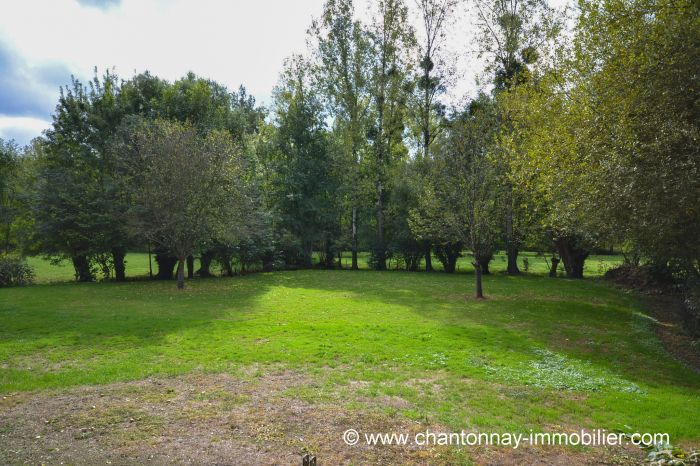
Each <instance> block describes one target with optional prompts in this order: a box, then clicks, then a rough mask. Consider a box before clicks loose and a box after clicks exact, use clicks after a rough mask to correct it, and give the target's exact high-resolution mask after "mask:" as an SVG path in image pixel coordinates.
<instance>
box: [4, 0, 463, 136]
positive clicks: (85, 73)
mask: <svg viewBox="0 0 700 466" xmlns="http://www.w3.org/2000/svg"><path fill="white" fill-rule="evenodd" d="M82 1H83V3H85V2H86V1H87V0H82ZM323 2H324V0H293V1H289V0H252V1H251V0H234V1H224V0H198V1H188V0H122V1H121V2H117V1H115V0H110V1H108V2H107V3H108V5H107V6H105V7H100V6H99V4H101V3H102V1H101V0H89V1H87V3H90V4H92V5H93V6H85V5H81V4H80V3H79V2H78V0H44V1H41V0H22V1H14V2H7V3H8V4H6V5H3V13H2V15H0V44H5V46H6V47H9V48H10V49H11V50H12V52H13V53H14V54H15V55H16V56H17V57H20V58H21V61H22V66H24V69H26V70H30V71H31V70H34V69H42V67H46V66H52V67H54V68H55V69H60V67H62V69H63V70H65V74H66V75H65V76H63V78H62V80H60V77H59V81H58V82H63V83H69V82H70V76H69V74H70V73H72V74H74V75H75V76H76V77H78V78H79V79H81V80H86V79H89V78H90V77H91V76H92V74H93V69H94V68H95V67H97V68H98V70H105V69H112V68H114V69H115V71H116V72H117V74H118V75H119V76H121V77H124V78H129V77H131V76H132V75H133V73H134V72H142V71H145V70H149V71H151V73H153V74H154V75H157V76H159V77H161V78H165V79H167V80H170V81H173V80H176V79H178V78H180V77H182V76H183V75H185V74H186V73H187V72H188V71H194V72H195V73H196V74H198V75H200V76H203V77H207V78H211V79H214V80H216V81H218V82H221V83H223V84H225V85H226V86H228V87H229V88H230V89H232V90H233V89H236V88H238V86H239V85H240V84H243V85H244V86H246V88H247V89H248V92H249V93H251V94H252V95H254V96H255V97H256V98H257V99H258V100H259V101H261V102H262V103H267V102H269V99H270V95H271V91H272V88H273V86H274V85H275V84H276V83H277V79H278V76H279V73H280V71H281V68H282V64H283V61H284V59H285V58H286V57H288V56H289V55H291V54H292V53H299V52H303V51H305V50H306V40H307V36H306V30H307V28H308V27H309V25H310V23H311V19H312V17H317V16H319V15H320V13H321V9H322V6H323ZM368 3H369V2H368V0H357V7H356V11H357V12H358V14H360V15H364V14H365V12H366V6H367V4H368ZM407 3H408V4H409V5H411V6H413V2H412V1H411V0H408V2H407ZM471 30H472V28H471V27H470V26H469V21H468V20H467V17H466V14H462V18H460V21H459V23H457V24H456V25H455V26H454V28H453V30H452V31H451V32H450V34H449V36H450V41H449V49H450V50H451V52H452V54H453V58H454V59H453V61H454V63H456V66H457V77H458V81H457V83H456V86H455V87H454V88H453V92H452V94H451V96H450V97H451V99H452V100H457V99H459V98H460V97H462V96H463V95H464V94H465V93H467V92H469V93H473V91H474V84H473V83H474V75H475V69H476V66H474V63H475V62H474V58H475V57H474V55H473V54H472V55H468V53H467V52H468V50H469V49H471V48H473V47H470V46H469V40H470V32H471ZM44 86H45V87H44V90H43V91H41V98H42V99H44V100H45V101H46V104H45V114H46V119H45V120H43V121H44V123H45V125H47V124H48V122H49V118H50V114H51V112H52V111H53V108H54V106H55V103H56V100H57V98H58V85H57V84H56V76H53V78H52V81H51V83H44ZM39 93H40V92H39V91H37V94H39ZM29 98H30V97H29V96H27V99H29ZM17 115H18V114H13V115H9V116H17ZM7 116H8V115H5V116H4V117H3V116H1V115H0V118H2V120H3V121H4V123H2V124H3V125H4V126H3V127H4V128H9V126H8V125H10V123H9V121H10V120H8V119H7V118H6V117H7ZM31 116H41V115H37V114H36V113H33V114H32V115H31ZM37 121H39V120H37V119H36V118H34V119H32V118H24V119H21V121H19V120H18V119H14V120H12V125H16V126H14V127H15V128H16V130H15V132H16V133H21V132H22V131H23V132H24V133H23V134H30V133H31V131H34V130H36V129H38V128H39V125H38V124H37V123H36V122H37ZM45 125H44V126H42V128H43V127H45ZM21 128H23V129H22V130H20V129H21ZM5 131H7V130H5ZM35 135H38V133H36V134H35ZM19 142H21V143H26V142H28V140H25V141H19Z"/></svg>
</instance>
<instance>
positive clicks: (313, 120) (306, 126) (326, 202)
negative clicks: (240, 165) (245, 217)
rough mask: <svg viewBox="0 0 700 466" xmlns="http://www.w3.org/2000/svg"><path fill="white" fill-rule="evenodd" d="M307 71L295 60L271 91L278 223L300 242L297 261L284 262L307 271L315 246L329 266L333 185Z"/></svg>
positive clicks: (321, 123)
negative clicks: (273, 102) (274, 124)
mask: <svg viewBox="0 0 700 466" xmlns="http://www.w3.org/2000/svg"><path fill="white" fill-rule="evenodd" d="M308 68H309V66H308V63H307V62H306V61H305V60H304V59H303V58H301V57H298V56H297V57H293V58H292V59H291V60H289V61H288V62H287V64H286V69H285V72H284V73H283V75H282V82H281V83H280V85H279V86H278V87H277V88H276V90H275V120H276V123H277V129H276V133H275V137H274V149H273V150H274V151H275V154H274V160H275V162H274V167H275V182H274V188H273V189H275V191H276V199H277V206H276V207H277V210H278V211H279V213H280V220H281V222H282V225H283V226H284V228H285V229H287V230H288V231H289V232H290V233H291V234H292V235H293V236H294V237H295V238H296V239H297V241H298V244H300V251H299V256H300V257H299V258H293V257H287V261H288V263H289V264H290V265H301V266H304V267H310V266H311V265H312V262H311V259H312V253H313V250H314V246H316V247H320V250H321V251H322V252H323V253H324V258H325V259H326V260H325V265H326V266H327V267H332V266H333V254H332V252H331V251H330V248H331V244H332V242H333V239H334V237H335V236H337V225H338V221H337V218H338V209H337V206H336V203H335V195H334V192H335V190H336V189H335V188H336V186H337V184H336V179H335V170H334V166H333V165H334V161H333V160H332V159H331V151H330V150H329V143H328V137H327V132H326V129H325V121H324V116H325V115H324V113H323V111H322V105H321V102H320V100H319V99H318V97H317V94H316V92H315V89H314V83H313V82H312V79H311V78H312V77H311V76H310V75H309V73H308V72H307V70H308Z"/></svg>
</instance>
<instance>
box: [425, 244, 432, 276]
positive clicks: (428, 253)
mask: <svg viewBox="0 0 700 466" xmlns="http://www.w3.org/2000/svg"><path fill="white" fill-rule="evenodd" d="M425 271H426V272H432V271H433V248H432V245H431V244H430V241H426V244H425Z"/></svg>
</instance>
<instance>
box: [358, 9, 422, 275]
mask: <svg viewBox="0 0 700 466" xmlns="http://www.w3.org/2000/svg"><path fill="white" fill-rule="evenodd" d="M407 24H408V9H407V7H406V5H405V4H404V2H403V0H378V1H377V3H376V9H375V12H374V16H373V18H372V22H371V25H370V31H369V33H370V38H371V43H372V53H373V55H372V58H373V62H372V70H371V84H370V95H371V107H370V108H371V113H372V115H371V116H372V124H371V126H370V129H369V139H370V141H371V146H372V164H371V172H372V178H373V184H374V187H375V192H376V195H375V199H376V209H375V211H376V231H377V235H376V240H375V244H374V246H373V247H372V263H373V265H374V267H375V268H377V269H378V270H384V269H386V253H387V251H386V238H385V231H384V229H385V207H386V206H385V203H386V199H387V193H388V192H389V190H390V179H389V174H390V173H391V172H392V169H393V167H394V166H395V164H396V163H397V161H398V160H400V159H401V158H405V157H406V156H407V150H406V147H405V145H404V144H403V139H404V129H405V122H406V114H407V109H408V105H407V104H408V96H409V94H410V91H411V89H410V81H409V74H410V72H411V64H410V59H409V57H410V51H411V49H412V47H413V46H414V43H415V38H414V35H413V31H412V29H411V28H409V27H408V26H407Z"/></svg>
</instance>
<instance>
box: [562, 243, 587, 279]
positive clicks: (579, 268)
mask: <svg viewBox="0 0 700 466" xmlns="http://www.w3.org/2000/svg"><path fill="white" fill-rule="evenodd" d="M554 245H555V246H556V247H557V251H558V252H559V257H561V260H562V262H564V269H565V270H566V276H567V277H569V278H583V266H584V264H585V262H586V258H587V257H588V254H589V251H588V250H586V249H583V248H581V247H580V246H579V245H578V241H577V240H576V238H572V237H564V238H559V239H557V240H556V241H554Z"/></svg>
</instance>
